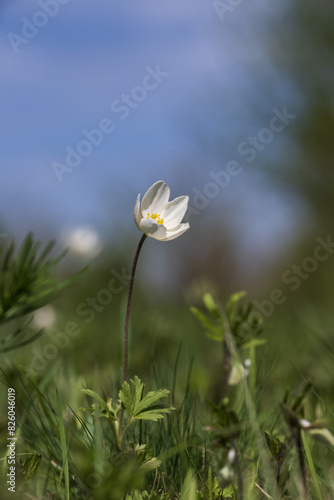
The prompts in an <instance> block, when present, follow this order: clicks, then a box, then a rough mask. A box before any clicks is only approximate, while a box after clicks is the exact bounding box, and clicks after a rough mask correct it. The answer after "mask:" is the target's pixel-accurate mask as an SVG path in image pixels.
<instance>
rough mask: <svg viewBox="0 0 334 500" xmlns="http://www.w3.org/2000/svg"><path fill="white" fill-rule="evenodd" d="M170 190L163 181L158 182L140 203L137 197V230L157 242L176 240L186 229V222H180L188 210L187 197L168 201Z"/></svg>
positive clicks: (135, 214)
mask: <svg viewBox="0 0 334 500" xmlns="http://www.w3.org/2000/svg"><path fill="white" fill-rule="evenodd" d="M169 196H170V189H169V187H168V186H167V184H166V183H165V182H163V181H158V182H156V183H155V184H153V186H151V187H150V188H149V189H148V191H147V192H146V193H145V195H144V197H143V199H142V202H141V203H140V194H139V195H138V197H137V200H136V205H135V211H134V220H135V223H136V224H137V227H138V229H140V231H143V233H145V234H146V236H149V237H150V238H154V239H156V240H159V241H170V240H174V239H175V238H178V237H179V236H181V234H183V233H184V232H185V231H187V229H189V227H190V226H189V223H188V222H183V223H182V222H181V221H182V219H183V217H184V215H185V213H186V211H187V208H188V202H189V196H179V197H178V198H175V199H174V200H172V201H168V200H169Z"/></svg>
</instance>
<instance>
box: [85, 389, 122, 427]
mask: <svg viewBox="0 0 334 500" xmlns="http://www.w3.org/2000/svg"><path fill="white" fill-rule="evenodd" d="M81 392H83V393H84V394H87V396H90V397H92V398H93V399H94V400H95V401H96V403H94V404H93V405H92V407H89V408H80V409H81V410H83V411H91V412H92V413H93V415H94V417H95V418H101V417H105V418H110V419H111V420H116V412H115V410H114V409H113V407H112V399H111V398H110V400H109V402H108V403H107V402H106V401H105V400H104V399H103V398H101V396H100V395H99V394H97V393H96V392H94V391H91V390H90V389H81Z"/></svg>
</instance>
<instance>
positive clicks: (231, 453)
mask: <svg viewBox="0 0 334 500" xmlns="http://www.w3.org/2000/svg"><path fill="white" fill-rule="evenodd" d="M227 456H228V459H229V461H230V463H231V464H233V462H234V459H235V456H236V451H235V448H231V449H230V450H229V451H228V454H227Z"/></svg>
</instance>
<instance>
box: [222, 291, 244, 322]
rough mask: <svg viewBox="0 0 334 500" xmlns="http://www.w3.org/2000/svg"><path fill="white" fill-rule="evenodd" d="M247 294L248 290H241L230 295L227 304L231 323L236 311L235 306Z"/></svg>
mask: <svg viewBox="0 0 334 500" xmlns="http://www.w3.org/2000/svg"><path fill="white" fill-rule="evenodd" d="M246 295H247V292H245V291H241V292H236V293H234V294H232V295H231V296H230V298H229V299H228V302H227V304H226V313H227V317H228V320H229V322H230V323H232V321H233V317H234V313H235V308H236V305H237V303H238V302H239V300H240V299H242V298H243V297H245V296H246Z"/></svg>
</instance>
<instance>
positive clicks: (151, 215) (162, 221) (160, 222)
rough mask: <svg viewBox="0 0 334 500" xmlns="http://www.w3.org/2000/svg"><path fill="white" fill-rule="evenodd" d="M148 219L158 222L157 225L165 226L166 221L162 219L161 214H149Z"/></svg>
mask: <svg viewBox="0 0 334 500" xmlns="http://www.w3.org/2000/svg"><path fill="white" fill-rule="evenodd" d="M146 219H153V220H155V222H156V223H157V224H163V223H164V220H163V219H162V218H161V216H160V215H159V214H149V213H148V212H147V217H146Z"/></svg>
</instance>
